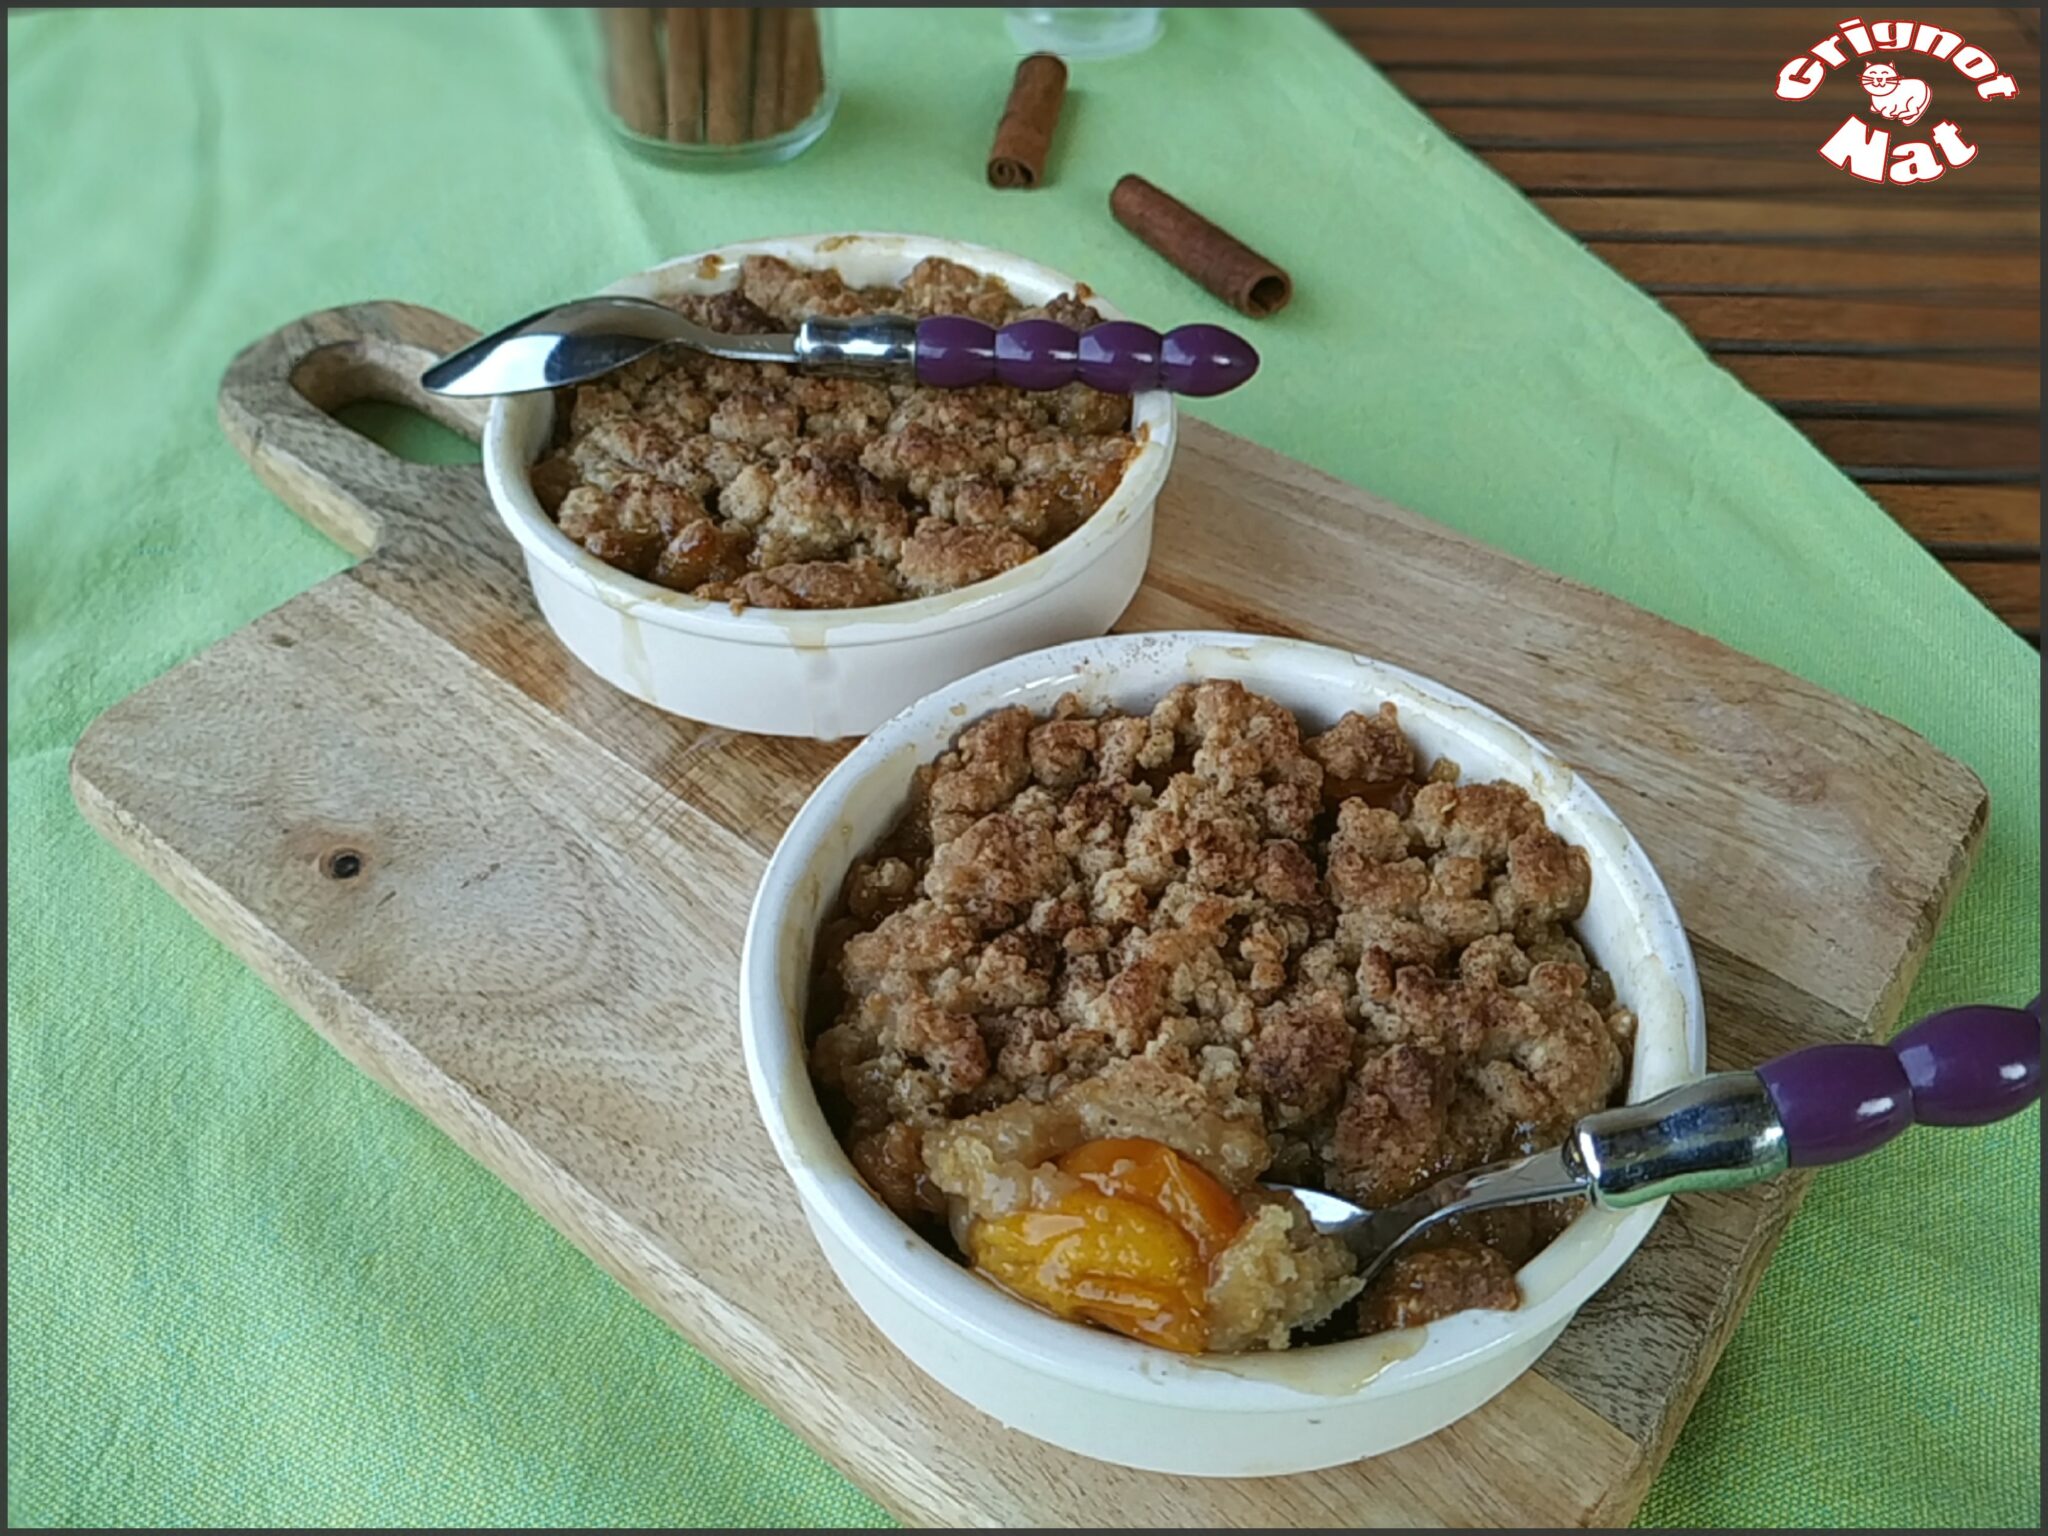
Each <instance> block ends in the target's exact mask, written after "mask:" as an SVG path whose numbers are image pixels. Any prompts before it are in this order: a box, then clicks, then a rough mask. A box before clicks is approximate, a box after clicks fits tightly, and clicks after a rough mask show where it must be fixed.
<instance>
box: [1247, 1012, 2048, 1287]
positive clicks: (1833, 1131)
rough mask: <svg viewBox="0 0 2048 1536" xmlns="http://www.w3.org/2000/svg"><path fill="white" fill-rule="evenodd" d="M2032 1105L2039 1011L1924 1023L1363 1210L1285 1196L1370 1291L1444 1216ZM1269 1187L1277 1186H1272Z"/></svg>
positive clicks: (1648, 1107) (1866, 1144)
mask: <svg viewBox="0 0 2048 1536" xmlns="http://www.w3.org/2000/svg"><path fill="white" fill-rule="evenodd" d="M2040 1096H2041V999H2040V998H2038V997H2037V998H2035V999H2034V1000H2033V1001H2032V1002H2031V1003H2029V1004H2027V1006H2026V1007H2024V1008H1998V1007H1992V1006H1989V1005H1986V1004H1975V1005H1971V1006H1969V1007H1963V1008H1949V1009H1946V1010H1944V1011H1943V1012H1940V1013H1937V1014H1932V1015H1930V1016H1929V1017H1927V1018H1924V1019H1922V1020H1921V1021H1920V1022H1919V1023H1918V1024H1915V1025H1914V1026H1913V1027H1912V1028H1911V1029H1907V1030H1904V1031H1902V1032H1901V1033H1900V1034H1898V1035H1897V1036H1896V1037H1894V1038H1893V1040H1892V1041H1891V1043H1890V1044H1888V1045H1867V1044H1850V1043H1843V1044H1839V1045H1809V1046H1807V1047H1805V1048H1804V1049H1802V1050H1797V1051H1793V1052H1791V1053H1789V1054H1788V1055H1784V1056H1780V1057H1778V1058H1777V1059H1776V1060H1775V1061H1769V1062H1766V1063H1764V1065H1763V1066H1761V1067H1758V1068H1757V1069H1756V1070H1755V1071H1754V1072H1716V1073H1713V1074H1711V1075H1710V1076H1707V1077H1703V1078H1701V1079H1699V1080H1698V1081H1697V1082H1691V1083H1685V1084H1682V1085H1681V1086H1679V1087H1677V1088H1673V1089H1671V1090H1670V1091H1669V1092H1667V1093H1660V1094H1658V1095H1657V1097H1655V1098H1654V1099H1646V1100H1645V1101H1644V1102H1642V1103H1640V1104H1625V1105H1622V1106H1621V1107H1620V1108H1618V1109H1604V1110H1601V1111H1600V1112H1599V1113H1598V1114H1592V1115H1588V1116H1586V1117H1585V1118H1584V1119H1583V1120H1581V1121H1579V1122H1578V1124H1577V1125H1575V1126H1574V1127H1573V1128H1572V1131H1571V1134H1570V1135H1569V1136H1567V1137H1566V1138H1565V1142H1564V1145H1563V1146H1561V1147H1552V1148H1551V1149H1549V1150H1548V1151H1545V1152H1538V1153H1536V1154H1535V1155H1534V1156H1532V1157H1524V1158H1519V1159H1517V1160H1516V1161H1514V1162H1510V1163H1496V1164H1494V1165H1492V1166H1491V1167H1488V1168H1477V1169H1474V1170H1472V1171H1471V1172H1469V1173H1460V1174H1453V1175H1452V1176H1451V1177H1450V1178H1447V1179H1442V1180H1439V1181H1438V1182H1437V1183H1435V1184H1432V1185H1430V1186H1429V1187H1428V1188H1427V1189H1425V1190H1423V1191H1421V1192H1420V1193H1419V1194H1414V1195H1410V1196H1409V1197H1408V1198H1407V1199H1405V1200H1403V1201H1401V1202H1400V1203H1399V1204H1398V1205H1390V1206H1388V1207H1386V1208H1385V1209H1384V1210H1380V1211H1368V1210H1366V1209H1364V1208H1363V1207H1361V1206H1357V1205H1353V1204H1352V1203H1351V1202H1350V1201H1348V1200H1344V1199H1341V1198H1339V1197H1338V1196H1336V1195H1331V1194H1325V1193H1324V1192H1323V1191H1321V1190H1315V1189H1294V1188H1289V1189H1288V1190H1287V1193H1289V1194H1292V1195H1294V1196H1296V1197H1297V1198H1299V1199H1300V1201H1301V1203H1302V1205H1303V1206H1304V1207H1306V1209H1307V1211H1308V1214H1309V1218H1310V1219H1311V1220H1312V1221H1314V1223H1315V1224H1316V1227H1317V1228H1318V1230H1320V1231H1324V1232H1328V1233H1331V1234H1332V1235H1334V1236H1337V1237H1340V1238H1342V1239H1343V1240H1344V1242H1345V1243H1346V1244H1347V1245H1348V1246H1349V1247H1350V1248H1351V1250H1352V1252H1354V1253H1356V1254H1357V1255H1358V1258H1359V1273H1360V1275H1361V1276H1362V1277H1363V1278H1364V1279H1367V1280H1370V1279H1371V1278H1372V1277H1373V1276H1374V1275H1375V1274H1376V1273H1377V1272H1378V1271H1379V1270H1380V1268H1381V1267H1382V1266H1383V1265H1385V1264H1386V1262H1387V1261H1388V1260H1389V1259H1391V1258H1392V1257H1393V1256H1394V1254H1395V1252H1396V1251H1398V1250H1399V1249H1400V1248H1401V1247H1402V1246H1403V1245H1405V1244H1406V1243H1407V1242H1408V1241H1409V1240H1410V1239H1412V1238H1414V1237H1416V1236H1418V1235H1419V1234H1421V1233H1423V1232H1426V1231H1428V1230H1429V1229H1430V1228H1431V1227H1434V1226H1436V1225H1437V1224H1438V1223H1440V1222H1443V1221H1446V1220H1448V1219H1450V1218H1451V1217H1453V1216H1458V1215H1465V1214H1469V1213H1471V1212H1474V1211H1485V1210H1493V1209H1496V1208H1498V1207H1501V1206H1508V1205H1531V1204H1535V1203H1537V1202H1539V1201H1544V1200H1558V1199H1566V1198H1570V1197H1572V1196H1583V1197H1584V1198H1586V1199H1589V1200H1591V1201H1592V1202H1593V1203H1594V1204H1595V1205H1602V1206H1607V1207H1609V1208H1610V1209H1622V1208H1625V1207H1628V1206H1631V1205H1641V1204H1643V1203H1645V1202H1646V1201H1650V1200H1661V1199H1663V1198H1664V1197H1665V1196H1666V1195H1675V1194H1682V1193H1684V1192H1685V1191H1687V1190H1695V1189H1737V1188H1740V1187H1741V1186H1742V1185H1745V1184H1755V1183H1759V1182H1761V1181H1762V1180H1764V1179H1772V1178H1776V1177H1777V1176H1778V1175H1779V1174H1781V1173H1784V1172H1785V1171H1786V1170H1787V1169H1791V1168H1818V1167H1820V1166H1822V1165H1824V1164H1827V1163H1839V1162H1844V1161H1846V1160H1848V1159H1849V1158H1852V1157H1861V1156H1863V1155H1864V1154H1865V1153H1867V1152H1875V1151H1876V1150H1877V1149H1878V1148H1879V1147H1881V1146H1883V1145H1884V1144H1885V1143H1886V1142H1888V1141H1890V1140H1891V1139H1892V1138H1893V1137H1894V1136H1897V1135H1898V1134H1899V1133H1900V1132H1902V1131H1904V1130H1905V1129H1906V1128H1907V1127H1908V1126H1912V1125H1949V1126H1953V1125H1989V1124H1990V1123H1991V1122H1992V1121H1994V1120H2003V1119H2004V1118H2005V1117H2006V1116H2007V1115H2014V1114H2018V1113H2019V1112H2020V1111H2021V1110H2023V1109H2025V1108H2026V1107H2027V1106H2028V1105H2029V1104H2031V1103H2033V1102H2034V1101H2035V1100H2036V1099H2038V1098H2039V1097H2040ZM1276 1187H1278V1186H1276Z"/></svg>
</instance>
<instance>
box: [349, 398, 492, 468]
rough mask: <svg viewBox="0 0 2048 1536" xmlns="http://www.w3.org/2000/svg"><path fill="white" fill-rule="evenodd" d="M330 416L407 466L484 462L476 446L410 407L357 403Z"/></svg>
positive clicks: (369, 401)
mask: <svg viewBox="0 0 2048 1536" xmlns="http://www.w3.org/2000/svg"><path fill="white" fill-rule="evenodd" d="M330 414H331V415H332V416H333V417H334V419H335V420H336V421H338V422H340V423H341V424H342V425H343V426H344V427H347V428H348V429H349V430H350V431H351V432H354V433H355V434H357V435H358V436H359V437H367V438H368V439H369V440H370V441H371V442H373V443H375V444H376V445H377V446H378V447H379V448H382V449H383V450H384V451H385V452H386V453H388V454H390V455H391V456H392V457H393V458H399V459H404V460H405V461H406V462H407V463H408V464H477V463H481V462H482V459H483V455H482V454H481V452H479V450H478V448H477V445H476V444H475V443H473V442H471V441H470V440H469V439H468V438H466V437H464V436H463V435H462V434H461V433H459V432H451V431H449V430H448V428H446V427H444V426H442V425H441V423H440V422H438V421H435V420H434V419H433V418H432V417H430V416H424V415H422V414H421V413H420V412H418V411H416V410H413V409H412V408H411V407H410V406H404V405H397V404H394V403H393V402H392V401H389V400H356V401H352V402H350V403H349V404H347V405H344V406H341V407H340V408H338V409H337V410H335V411H333V412H331V413H330Z"/></svg>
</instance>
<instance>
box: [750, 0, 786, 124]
mask: <svg viewBox="0 0 2048 1536" xmlns="http://www.w3.org/2000/svg"><path fill="white" fill-rule="evenodd" d="M788 35H789V10H788V8H787V7H777V8H776V9H774V10H763V11H762V12H761V13H760V15H759V17H758V18H757V19H756V20H755V22H754V103H753V108H752V111H751V114H750V116H751V121H752V123H753V129H752V132H751V133H750V134H749V135H748V137H750V138H756V139H770V138H773V137H774V136H775V135H776V134H778V133H780V132H781V131H782V114H781V111H780V109H779V107H778V105H777V103H778V99H779V96H780V93H781V90H782V53H783V47H784V40H785V39H786V38H787V37H788Z"/></svg>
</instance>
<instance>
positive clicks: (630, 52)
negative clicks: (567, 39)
mask: <svg viewBox="0 0 2048 1536" xmlns="http://www.w3.org/2000/svg"><path fill="white" fill-rule="evenodd" d="M603 16H604V42H605V87H606V90H607V91H608V93H609V94H610V96H611V102H612V110H613V111H614V112H616V113H617V114H618V115H619V121H620V122H622V123H624V124H625V125H626V126H627V127H628V128H630V129H632V130H633V132H635V133H644V134H647V135H649V136H650V137H653V138H660V137H661V130H662V126H663V113H662V92H661V54H660V53H659V52H658V51H657V50H656V47H655V43H654V26H655V22H656V20H657V16H656V13H655V12H653V11H646V10H640V9H637V8H636V7H633V6H625V5H612V6H606V7H604V9H603Z"/></svg>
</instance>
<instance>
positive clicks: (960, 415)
mask: <svg viewBox="0 0 2048 1536" xmlns="http://www.w3.org/2000/svg"><path fill="white" fill-rule="evenodd" d="M668 302H670V303H672V304H673V306H674V307H675V308H676V309H678V310H680V311H681V312H682V313H684V314H686V315H688V316H689V317H690V318H691V319H693V320H696V321H697V322H699V323H700V324H703V325H705V326H708V327H710V328H711V329H713V330H717V331H723V332H727V333H744V332H786V331H792V330H794V329H795V328H796V326H797V323H798V322H799V321H800V320H802V319H803V318H804V317H806V316H812V315H825V316H852V315H864V314H881V313H896V314H908V315H914V316H922V315H935V314H960V315H971V316H973V317H975V318H977V319H981V320H984V321H986V322H987V323H989V324H991V325H1003V324H1007V323H1008V322H1010V321H1012V320H1020V319H1030V318H1046V319H1052V320H1057V321H1059V322H1060V323H1062V324H1065V325H1069V326H1072V327H1074V328H1075V329H1077V330H1080V329H1086V328H1087V327H1089V326H1092V325H1095V324H1098V323H1099V322H1100V320H1101V316H1100V315H1099V314H1097V313H1096V311H1095V310H1094V309H1092V308H1090V307H1089V306H1088V305H1087V304H1086V303H1085V302H1083V301H1082V300H1080V299H1078V298H1076V297H1074V296H1072V295H1061V296H1059V297H1057V298H1055V299H1053V300H1052V301H1051V302H1050V303H1048V304H1045V305H1041V306H1038V307H1036V308H1028V309H1027V308H1025V307H1024V306H1023V305H1021V304H1019V303H1018V302H1017V300H1016V299H1015V298H1014V297H1013V296H1012V295H1011V293H1010V291H1009V290H1008V289H1007V288H1006V287H1004V285H1003V284H1002V283H1000V282H999V281H997V280H996V279H995V278H992V277H986V276H983V275H982V274H980V273H977V272H972V271H969V270H968V269H967V268H965V267H962V266H959V265H957V264H955V263H953V262H949V261H945V260H942V259H940V258H938V257H930V258H927V259H926V260H924V261H922V262H920V263H919V264H918V266H917V268H916V269H915V270H914V271H913V272H912V273H911V274H910V276H909V277H908V278H907V279H905V281H904V284H903V286H902V287H901V288H900V289H896V288H849V287H848V286H847V285H846V284H845V282H844V281H843V280H842V279H841V278H840V276H839V275H838V273H836V272H833V271H831V270H829V269H818V270H811V269H807V268H800V267H794V266H791V265H790V264H788V263H787V262H783V261H778V260H776V259H775V258H774V257H771V256H749V257H747V258H746V260H745V262H744V263H743V264H742V266H741V270H740V285H739V287H738V288H737V289H735V290H733V291H731V292H728V293H721V294H715V295H711V296H708V297H706V296H695V295H693V296H685V297H680V298H676V299H674V300H671V301H668ZM1129 425H1130V401H1129V400H1128V399H1126V398H1125V397H1123V396H1121V395H1106V394H1100V393H1098V392H1096V391H1095V390H1092V389H1090V388H1088V387H1087V386H1085V385H1081V384H1070V385H1067V386H1065V387H1064V388H1062V389H1058V390H1053V391H1050V392H1047V393H1043V394H1036V393H1027V392H1025V391H1023V390H1017V389H1010V388H1007V387H1004V386H1000V385H984V386H978V387H975V388H972V389H956V390H943V389H925V388H921V387H918V386H915V385H907V384H880V383H875V382H871V381H868V380H863V379H838V378H821V377H816V376H810V375H800V374H798V373H796V372H794V371H793V370H791V369H790V368H788V367H785V366H784V365H782V364H780V363H746V362H734V361H731V360H727V359H721V358H708V357H704V356H702V355H701V354H698V353H695V352H691V351H687V350H685V349H683V348H680V347H674V348H668V349H665V350H663V351H661V352H658V353H655V354H653V355H651V356H649V357H646V358H643V359H641V360H640V361H639V362H636V363H634V364H632V365H631V366H629V367H627V368H624V369H621V370H620V371H619V372H617V373H615V374H611V375H608V376H607V377H605V378H604V379H601V380H599V381H597V382H595V383H591V384H584V385H580V386H577V387H576V388H574V389H570V390H564V391H562V392H561V395H560V396H559V397H558V400H557V410H556V437H555V442H554V444H553V445H552V447H551V448H550V450H549V452H548V453H547V454H546V455H544V456H543V457H542V458H541V460H540V461H539V462H538V463H537V464H535V465H534V467H533V471H532V484H533V488H534V493H535V495H536V496H537V497H538V498H539V500H540V503H541V505H542V506H543V507H544V508H546V509H547V511H548V514H549V515H550V516H551V517H553V518H554V519H555V522H556V524H557V525H558V526H559V527H560V528H561V530H562V532H563V533H565V534H567V535H568V536H569V537H570V538H571V539H574V540H575V541H576V542H577V543H578V544H581V545H582V546H583V547H584V548H585V549H586V550H588V551H589V552H590V553H591V554H593V555H596V556H597V557H598V558H599V559H600V560H603V561H605V562H606V563H607V564H609V565H614V566H617V567H618V568H619V569H620V570H623V571H627V572H630V573H631V574H633V575H635V576H640V577H643V578H645V579H647V580H649V581H652V582H656V583H658V584H659V585H661V586H665V587H671V588H673V589H674V590H676V591H678V592H688V593H691V594H692V595H693V596H696V597H702V598H708V599H713V600H721V601H726V602H729V603H731V604H732V605H733V606H734V607H735V608H736V609H737V608H744V607H746V606H747V605H749V604H751V605H753V606H755V607H761V608H864V607H871V606H874V605H877V604H882V603H892V602H900V601H904V600H906V599H909V598H915V597H925V596H930V595H932V594H934V593H938V592H950V591H952V590H954V589H955V588H958V587H964V586H968V585H971V584H972V583H974V582H977V581H986V580H987V579H988V578H990V577H992V576H996V575H1000V574H1001V573H1002V572H1004V571H1007V570H1009V569H1011V568H1012V567H1014V566H1018V565H1022V564H1023V563H1024V562H1025V561H1027V560H1029V559H1030V558H1031V557H1032V556H1034V555H1036V554H1038V553H1040V552H1041V551H1043V550H1046V549H1049V548H1051V547H1052V546H1053V545H1054V544H1057V543H1058V542H1059V541H1060V540H1061V539H1063V538H1065V537H1066V536H1067V535H1068V534H1070V533H1072V532H1073V531H1074V530H1075V529H1076V528H1078V527H1079V526H1080V525H1081V524H1082V523H1084V522H1085V521H1087V519H1088V518H1089V517H1090V516H1091V515H1093V514H1094V512H1095V511H1096V509H1097V508H1099V507H1100V506H1101V505H1102V504H1103V502H1105V501H1106V500H1108V498H1109V496H1110V493H1111V492H1112V491H1114V490H1115V489H1116V486H1117V483H1118V482H1119V481H1120V480H1121V479H1122V477H1123V471H1124V465H1125V463H1126V461H1127V460H1128V459H1129V457H1130V455H1131V454H1132V453H1133V452H1134V451H1135V444H1134V442H1133V440H1132V438H1131V436H1130V433H1129V430H1128V428H1129Z"/></svg>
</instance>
